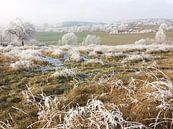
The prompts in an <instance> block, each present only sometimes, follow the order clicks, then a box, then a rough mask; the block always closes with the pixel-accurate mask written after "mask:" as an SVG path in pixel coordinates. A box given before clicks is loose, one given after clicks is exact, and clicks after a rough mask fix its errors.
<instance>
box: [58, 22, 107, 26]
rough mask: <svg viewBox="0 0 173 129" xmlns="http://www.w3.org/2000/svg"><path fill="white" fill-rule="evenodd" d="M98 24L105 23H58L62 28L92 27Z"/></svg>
mask: <svg viewBox="0 0 173 129" xmlns="http://www.w3.org/2000/svg"><path fill="white" fill-rule="evenodd" d="M97 24H105V23H97V22H82V21H65V22H62V23H58V24H57V25H58V26H61V27H71V26H91V25H97Z"/></svg>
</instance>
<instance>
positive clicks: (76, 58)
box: [69, 50, 84, 62]
mask: <svg viewBox="0 0 173 129" xmlns="http://www.w3.org/2000/svg"><path fill="white" fill-rule="evenodd" d="M69 55H70V57H69V59H70V60H71V61H76V62H80V61H84V59H83V58H82V57H81V55H80V52H79V51H76V50H71V51H69Z"/></svg>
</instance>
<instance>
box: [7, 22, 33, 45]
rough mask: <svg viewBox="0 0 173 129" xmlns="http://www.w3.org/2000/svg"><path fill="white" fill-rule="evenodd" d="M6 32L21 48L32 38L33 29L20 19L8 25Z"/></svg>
mask: <svg viewBox="0 0 173 129" xmlns="http://www.w3.org/2000/svg"><path fill="white" fill-rule="evenodd" d="M6 32H7V34H8V35H9V36H10V37H13V38H14V39H17V40H18V41H19V42H20V43H21V44H22V46H24V44H25V42H26V41H28V40H30V39H32V38H33V35H34V33H35V28H34V26H33V25H32V24H30V23H29V22H23V21H22V20H21V19H16V21H15V22H11V23H10V25H9V28H8V29H7V30H6Z"/></svg>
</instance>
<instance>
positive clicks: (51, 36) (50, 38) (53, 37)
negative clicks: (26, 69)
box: [35, 32, 173, 45]
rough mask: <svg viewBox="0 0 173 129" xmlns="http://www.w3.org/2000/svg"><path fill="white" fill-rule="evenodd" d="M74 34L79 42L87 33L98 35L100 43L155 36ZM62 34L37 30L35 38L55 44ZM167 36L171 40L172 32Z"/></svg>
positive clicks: (114, 43) (97, 33)
mask: <svg viewBox="0 0 173 129" xmlns="http://www.w3.org/2000/svg"><path fill="white" fill-rule="evenodd" d="M75 34H76V35H77V36H78V40H79V42H82V41H83V39H84V38H85V37H86V36H87V35H88V34H91V35H97V36H100V38H101V41H102V44H106V45H121V44H129V43H134V42H135V41H137V40H139V39H142V38H143V39H145V38H154V36H155V33H146V34H118V35H110V34H108V33H105V32H79V33H75ZM63 35H64V33H58V32H38V33H36V37H35V38H36V39H37V40H39V41H41V42H49V43H50V44H56V43H57V42H58V40H60V39H61V37H62V36H63ZM167 36H168V39H170V40H173V32H168V33H167ZM51 42H52V43H51Z"/></svg>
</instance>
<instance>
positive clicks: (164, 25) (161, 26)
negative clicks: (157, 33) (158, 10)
mask: <svg viewBox="0 0 173 129" xmlns="http://www.w3.org/2000/svg"><path fill="white" fill-rule="evenodd" d="M159 30H163V31H166V30H168V25H167V24H166V23H162V24H161V25H160V27H159Z"/></svg>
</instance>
